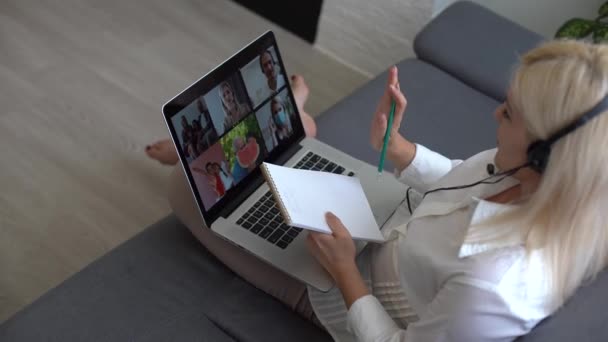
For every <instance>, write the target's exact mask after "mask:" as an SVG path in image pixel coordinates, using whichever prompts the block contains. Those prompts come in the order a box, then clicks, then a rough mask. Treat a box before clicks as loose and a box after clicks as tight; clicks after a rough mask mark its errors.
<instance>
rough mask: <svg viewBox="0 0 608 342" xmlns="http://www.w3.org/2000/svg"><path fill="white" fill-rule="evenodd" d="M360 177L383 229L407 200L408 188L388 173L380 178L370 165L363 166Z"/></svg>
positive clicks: (375, 216)
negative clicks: (404, 200) (405, 199)
mask: <svg viewBox="0 0 608 342" xmlns="http://www.w3.org/2000/svg"><path fill="white" fill-rule="evenodd" d="M358 176H359V179H360V180H361V185H362V186H363V190H364V191H365V195H366V196H367V200H368V201H369V203H370V206H371V207H372V212H373V213H374V218H375V219H376V222H377V223H378V226H379V227H382V226H383V225H384V224H385V223H386V221H387V220H388V219H389V217H390V216H391V215H392V214H393V213H394V212H395V210H396V209H397V207H399V204H401V202H402V201H403V199H404V198H405V193H406V191H407V187H406V186H405V184H403V183H401V182H399V181H398V180H396V179H395V177H394V176H393V175H392V174H391V173H388V172H384V173H382V176H380V178H378V173H377V170H376V169H374V168H372V167H371V166H369V165H365V166H363V168H361V170H360V171H359V174H358Z"/></svg>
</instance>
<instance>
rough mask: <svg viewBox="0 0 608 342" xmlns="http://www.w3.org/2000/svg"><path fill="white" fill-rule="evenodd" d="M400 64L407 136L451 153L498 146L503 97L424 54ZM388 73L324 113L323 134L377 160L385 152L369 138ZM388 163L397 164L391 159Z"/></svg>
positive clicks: (466, 153)
mask: <svg viewBox="0 0 608 342" xmlns="http://www.w3.org/2000/svg"><path fill="white" fill-rule="evenodd" d="M397 67H398V68H399V82H400V85H401V89H402V91H403V92H404V94H405V96H406V97H407V100H408V105H407V110H406V112H405V117H404V119H403V122H402V124H401V133H402V134H404V136H406V137H407V138H408V139H410V140H412V141H414V142H419V143H422V144H423V145H425V146H427V147H429V148H431V149H433V150H436V151H438V152H441V153H443V154H444V155H446V156H448V157H451V158H461V159H462V158H467V157H470V156H472V155H473V154H475V153H477V152H479V151H482V150H485V149H489V148H493V147H495V146H496V127H497V125H496V122H495V120H494V116H493V112H494V110H495V109H496V107H497V106H498V102H496V101H495V100H493V99H491V98H489V97H488V96H486V95H484V94H481V93H480V92H478V91H476V90H474V89H472V88H471V87H469V86H467V85H466V84H464V83H462V82H461V81H459V80H457V79H455V78H453V77H451V76H450V75H448V74H446V73H445V72H443V71H441V70H439V69H437V68H436V67H434V66H432V65H430V64H428V63H425V62H422V61H420V60H417V59H408V60H405V61H403V62H401V63H399V64H398V65H397ZM386 79H387V73H386V72H385V73H383V74H381V75H380V76H378V77H377V78H375V79H374V80H372V81H370V82H368V83H367V84H365V85H364V86H363V87H361V88H359V89H358V90H356V91H355V92H354V93H353V94H352V95H351V96H348V97H347V98H346V99H344V100H342V101H341V102H339V103H337V104H336V105H334V106H333V107H332V108H330V109H329V110H327V111H326V112H325V113H324V114H323V115H322V116H321V117H320V118H319V119H318V123H319V128H318V137H319V139H320V140H322V141H324V142H326V143H327V144H329V145H332V146H334V147H336V148H338V149H340V150H342V151H344V152H346V153H348V154H350V155H352V156H354V157H356V158H359V159H361V160H364V161H366V162H368V163H370V164H372V165H376V164H377V163H378V159H379V156H380V154H379V153H378V152H376V151H374V150H373V149H372V148H371V146H370V144H369V129H370V123H371V119H372V115H373V113H374V110H375V108H376V105H377V103H378V100H379V99H380V96H381V95H382V93H383V91H384V87H385V84H386ZM386 168H387V170H390V169H391V168H392V166H391V165H388V163H387V166H386Z"/></svg>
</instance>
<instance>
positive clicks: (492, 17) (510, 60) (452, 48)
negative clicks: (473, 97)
mask: <svg viewBox="0 0 608 342" xmlns="http://www.w3.org/2000/svg"><path fill="white" fill-rule="evenodd" d="M542 39H543V38H542V37H541V36H540V35H538V34H536V33H533V32H531V31H528V30H526V29H525V28H523V27H521V26H519V25H518V24H515V23H514V22H512V21H510V20H508V19H506V18H503V17H501V16H499V15H497V14H496V13H494V12H492V11H490V10H488V9H486V8H484V7H482V6H480V5H478V4H475V3H472V2H468V1H459V2H457V3H455V4H453V5H452V6H450V7H448V8H447V9H446V10H445V11H443V12H442V13H441V14H439V15H438V16H437V17H436V18H435V19H434V20H432V21H431V22H430V23H429V24H428V25H427V26H426V27H424V28H423V29H422V31H421V32H420V33H418V35H417V36H416V39H415V41H414V50H415V52H416V54H417V56H418V58H420V59H422V60H424V61H427V62H429V63H431V64H433V65H435V66H437V67H438V68H440V69H442V70H444V71H446V72H447V73H449V74H451V75H453V76H454V77H456V78H458V79H460V80H462V81H463V82H464V83H466V84H468V85H470V86H471V87H473V88H475V89H477V90H479V91H480V92H482V93H484V94H487V95H489V96H491V97H493V98H494V99H495V100H497V101H503V100H504V99H505V94H506V89H507V87H508V85H509V82H510V79H511V73H512V70H513V67H514V66H515V65H516V64H517V62H518V59H519V56H520V55H521V54H522V53H524V52H526V51H528V50H530V49H532V48H533V47H535V46H536V45H538V44H539V43H540V42H541V41H542Z"/></svg>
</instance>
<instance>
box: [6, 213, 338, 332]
mask: <svg viewBox="0 0 608 342" xmlns="http://www.w3.org/2000/svg"><path fill="white" fill-rule="evenodd" d="M294 337H297V338H294ZM330 340H331V339H330V338H329V336H328V335H327V334H326V333H325V332H324V331H323V330H321V329H319V328H318V327H316V326H315V325H313V324H311V323H309V322H308V321H306V320H304V319H303V318H300V316H298V315H297V314H295V313H293V312H292V311H291V310H290V309H288V308H286V307H285V306H284V305H283V304H282V303H280V302H278V301H276V300H274V299H273V298H271V297H270V296H267V295H265V294H264V293H263V292H261V291H260V290H258V289H256V288H254V287H253V286H251V285H249V284H248V283H247V282H245V281H244V280H242V279H241V278H239V277H238V276H236V275H235V274H234V273H232V272H231V271H230V270H228V269H227V268H226V267H225V266H224V265H223V264H221V263H220V262H219V261H218V260H217V259H215V257H213V256H212V255H210V254H209V252H207V251H206V250H205V248H204V247H203V246H202V245H201V244H200V243H199V242H198V241H197V240H196V239H195V238H194V237H193V236H192V234H191V233H190V232H189V231H188V230H187V228H185V227H184V226H183V225H182V224H181V223H180V222H179V221H178V220H177V219H176V218H175V216H173V215H171V216H168V217H167V218H165V219H163V220H162V221H159V222H158V223H156V224H154V225H152V226H151V227H149V228H147V229H146V230H145V231H143V232H142V233H140V234H139V235H137V236H136V237H134V238H133V239H131V240H129V241H127V242H125V243H124V244H122V245H121V246H119V247H117V248H115V249H114V250H112V251H111V252H110V253H108V254H107V255H105V256H103V257H102V258H100V259H99V260H97V261H95V262H93V263H92V264H91V265H89V266H87V267H86V268H85V269H83V270H82V271H80V272H78V273H77V274H76V275H74V276H73V277H71V278H70V279H68V280H66V281H65V282H64V283H63V284H61V285H59V286H58V287H57V288H55V289H53V290H51V291H49V292H48V293H46V294H45V295H43V296H42V297H41V298H39V299H38V300H37V301H35V302H34V303H33V304H32V305H30V306H28V307H27V308H25V309H24V310H22V311H21V312H19V313H17V314H16V315H15V316H13V317H11V318H10V319H9V320H8V321H6V322H4V323H3V324H2V325H1V326H0V341H13V342H17V341H91V342H93V341H330Z"/></svg>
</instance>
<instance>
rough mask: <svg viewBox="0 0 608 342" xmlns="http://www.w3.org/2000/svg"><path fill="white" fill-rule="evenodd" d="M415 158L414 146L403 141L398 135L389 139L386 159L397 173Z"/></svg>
mask: <svg viewBox="0 0 608 342" xmlns="http://www.w3.org/2000/svg"><path fill="white" fill-rule="evenodd" d="M415 156H416V144H414V143H412V142H410V141H409V140H407V139H405V138H404V137H403V136H402V135H401V134H399V133H397V134H395V135H394V136H393V137H392V138H391V140H390V142H389V146H388V150H387V157H388V159H389V160H390V161H391V163H393V166H395V168H396V169H397V170H398V171H399V172H401V171H403V170H404V169H405V168H406V167H408V166H409V165H410V164H411V163H412V160H414V157H415Z"/></svg>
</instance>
